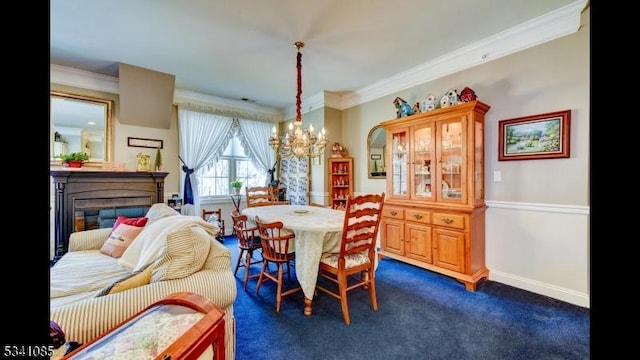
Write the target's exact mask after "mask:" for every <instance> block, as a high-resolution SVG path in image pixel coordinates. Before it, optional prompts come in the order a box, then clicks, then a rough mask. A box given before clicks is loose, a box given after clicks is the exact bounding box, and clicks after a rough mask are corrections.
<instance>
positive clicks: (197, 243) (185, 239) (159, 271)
mask: <svg viewBox="0 0 640 360" xmlns="http://www.w3.org/2000/svg"><path fill="white" fill-rule="evenodd" d="M210 246H211V236H210V235H209V234H208V233H207V232H206V231H205V230H204V229H202V228H185V229H181V230H177V231H174V232H172V233H170V234H168V235H167V245H166V246H165V247H164V248H162V251H163V253H162V254H161V256H160V258H158V260H156V261H155V262H154V263H153V265H152V267H153V270H152V272H151V282H156V281H162V280H170V279H180V278H183V277H186V276H189V275H191V274H193V273H194V272H196V271H198V270H200V269H202V266H203V265H204V262H205V260H206V259H207V256H208V255H209V247H210Z"/></svg>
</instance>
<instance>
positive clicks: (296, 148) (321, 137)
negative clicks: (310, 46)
mask: <svg viewBox="0 0 640 360" xmlns="http://www.w3.org/2000/svg"><path fill="white" fill-rule="evenodd" d="M293 46H295V47H296V49H298V55H297V65H296V68H297V70H298V87H297V89H298V91H297V93H296V119H295V121H294V122H293V123H289V131H288V132H287V133H286V134H285V136H284V139H280V137H279V136H278V129H277V128H276V127H275V126H274V127H273V129H272V130H271V136H270V137H269V146H271V147H272V148H273V151H275V153H276V156H279V157H281V158H287V157H291V156H295V157H297V158H298V159H299V158H302V157H307V156H310V157H311V158H320V156H322V153H324V148H325V147H326V146H327V144H328V143H329V141H328V140H327V138H326V137H325V130H324V128H322V130H320V131H318V136H316V135H315V134H314V133H313V126H312V125H311V124H309V129H308V130H302V110H301V108H302V100H301V99H300V95H301V94H302V53H300V49H302V48H303V47H304V43H303V42H302V41H296V42H295V43H294V44H293ZM294 125H295V129H294Z"/></svg>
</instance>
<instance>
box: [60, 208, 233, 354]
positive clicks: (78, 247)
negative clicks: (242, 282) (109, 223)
mask: <svg viewBox="0 0 640 360" xmlns="http://www.w3.org/2000/svg"><path fill="white" fill-rule="evenodd" d="M122 218H124V219H123V220H122V222H120V223H118V221H117V222H116V224H114V227H112V228H100V229H93V230H86V231H80V232H75V233H72V234H71V236H70V238H69V249H68V252H67V253H65V254H64V255H63V256H62V257H61V258H60V259H59V260H58V261H57V262H56V263H55V264H54V265H53V267H51V269H50V270H51V271H50V284H51V285H50V318H51V320H52V321H54V322H56V323H58V324H59V325H60V327H61V328H62V329H63V331H64V333H65V335H66V340H67V341H78V342H81V343H84V342H87V341H89V340H91V339H93V338H95V337H97V336H99V335H100V334H102V333H104V332H106V331H108V330H109V329H111V328H112V327H114V326H117V325H118V324H120V323H121V322H123V321H125V320H126V319H127V318H129V317H130V316H132V315H133V314H135V313H137V312H138V311H140V310H142V309H144V308H145V307H147V306H149V305H150V304H152V303H154V302H156V301H158V300H160V299H163V298H165V297H167V296H169V295H171V294H173V293H176V292H192V293H196V294H200V295H202V296H204V297H206V298H207V299H209V300H211V301H212V302H213V303H214V304H216V305H218V306H219V307H220V308H222V309H223V310H224V312H225V317H224V318H225V349H226V354H225V355H226V356H225V357H226V358H227V359H234V358H235V318H234V315H233V303H234V301H235V299H236V296H237V290H236V280H235V276H234V275H233V272H232V270H231V252H230V250H229V249H227V248H226V247H224V245H222V244H220V243H219V242H218V241H216V240H215V235H216V234H217V232H219V228H218V227H217V226H215V225H213V224H209V223H207V222H205V221H204V220H202V219H201V218H200V217H195V216H186V215H180V214H179V213H178V212H176V211H175V210H173V209H171V208H170V207H168V206H167V205H164V204H154V205H153V206H152V207H151V208H150V209H149V211H148V212H147V215H146V216H145V218H144V219H143V218H138V219H134V218H126V217H122ZM118 219H119V220H120V218H118ZM132 220H133V221H132ZM140 220H145V221H146V223H144V221H143V222H142V223H143V224H142V225H141V222H140ZM134 228H135V229H134ZM122 229H125V230H122ZM125 242H126V243H128V244H127V246H123V247H118V246H120V245H121V243H125ZM114 244H115V246H114ZM114 249H115V250H114Z"/></svg>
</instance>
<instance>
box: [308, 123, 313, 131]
mask: <svg viewBox="0 0 640 360" xmlns="http://www.w3.org/2000/svg"><path fill="white" fill-rule="evenodd" d="M309 133H313V124H309Z"/></svg>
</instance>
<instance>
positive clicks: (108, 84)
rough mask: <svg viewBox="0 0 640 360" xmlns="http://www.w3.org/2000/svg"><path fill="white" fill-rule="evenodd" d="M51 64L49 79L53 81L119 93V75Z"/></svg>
mask: <svg viewBox="0 0 640 360" xmlns="http://www.w3.org/2000/svg"><path fill="white" fill-rule="evenodd" d="M49 65H50V68H49V69H50V70H49V71H50V75H49V76H50V78H49V79H50V80H49V81H50V82H52V83H55V84H61V85H66V86H74V87H79V88H82V89H89V90H95V91H102V92H108V93H113V94H118V93H119V90H120V85H119V80H118V78H117V77H113V76H108V75H102V74H98V73H94V72H90V71H84V70H79V69H75V68H70V67H66V66H60V65H55V64H49Z"/></svg>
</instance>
